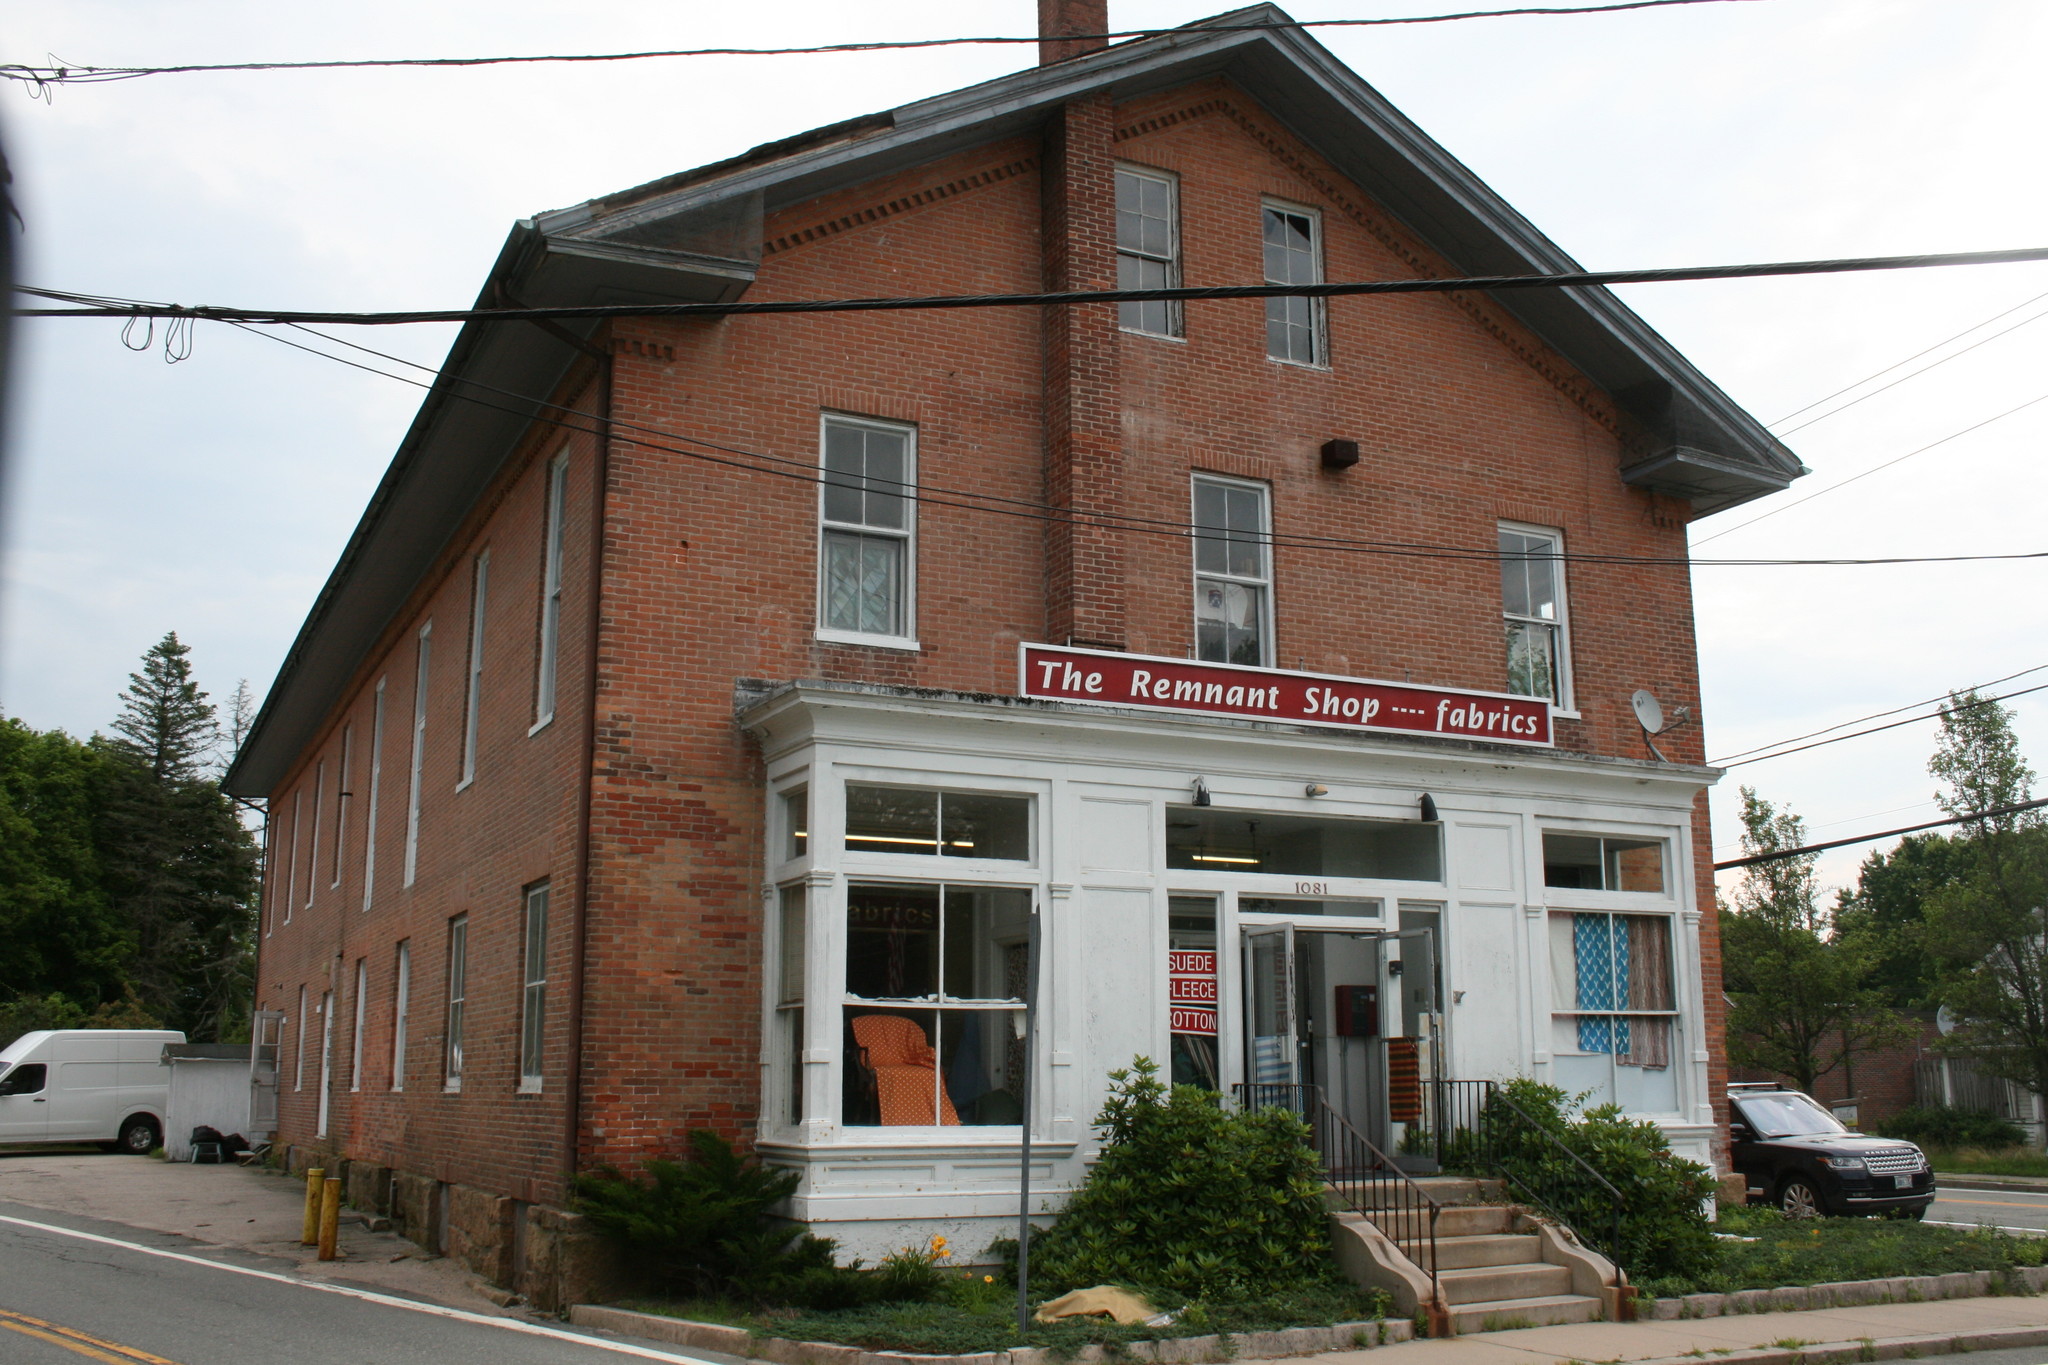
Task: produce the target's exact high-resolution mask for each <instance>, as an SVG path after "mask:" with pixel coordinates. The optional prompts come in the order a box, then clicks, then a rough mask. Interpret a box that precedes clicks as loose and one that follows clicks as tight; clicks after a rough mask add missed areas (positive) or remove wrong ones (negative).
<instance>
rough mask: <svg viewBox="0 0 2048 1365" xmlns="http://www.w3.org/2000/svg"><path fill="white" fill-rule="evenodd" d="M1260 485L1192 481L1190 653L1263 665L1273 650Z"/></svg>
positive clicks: (1214, 660) (1270, 586) (1270, 584)
mask: <svg viewBox="0 0 2048 1365" xmlns="http://www.w3.org/2000/svg"><path fill="white" fill-rule="evenodd" d="M1267 522H1268V517H1267V509H1266V489H1265V486H1264V485H1262V484H1255V483H1241V482H1238V481H1235V480H1224V479H1212V478H1198V479H1196V480H1195V657H1196V658H1198V659H1204V660H1207V661H1208V662H1210V663H1219V664H1245V665H1248V666H1250V667H1253V668H1263V667H1265V666H1266V665H1268V664H1270V663H1271V662H1272V656H1273V645H1272V640H1273V572H1272V564H1271V560H1270V557H1269V555H1268V553H1267V541H1268V530H1267Z"/></svg>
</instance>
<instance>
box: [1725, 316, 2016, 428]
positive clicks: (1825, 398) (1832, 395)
mask: <svg viewBox="0 0 2048 1365" xmlns="http://www.w3.org/2000/svg"><path fill="white" fill-rule="evenodd" d="M2042 299H2048V293H2041V294H2036V295H2034V297H2032V298H2030V299H2022V300H2020V301H2019V302H2018V303H2016V304H2014V305H2013V306H2012V307H2010V308H2008V309H2006V310H2005V311H2004V312H2002V313H1993V314H1992V315H1991V316H1990V317H1988V318H1986V319H1984V321H1982V322H1979V323H1975V324H1973V325H1972V326H1969V327H1965V328H1964V329H1963V330H1962V331H1960V332H1957V333H1956V334H1955V335H1954V336H1952V337H1946V338H1944V339H1942V340H1940V341H1937V342H1935V343H1934V344H1933V345H1932V346H1929V347H1927V348H1926V349H1924V350H1919V351H1915V352H1913V354H1911V355H1909V356H1907V357H1906V358H1905V359H1904V360H1900V361H1895V362H1894V363H1892V364H1890V365H1887V366H1885V367H1884V368H1883V369H1881V370H1879V371H1878V372H1877V373H1876V374H1867V375H1864V376H1863V378H1861V379H1859V380H1857V381H1856V382H1855V383H1853V384H1844V385H1843V386H1842V387H1841V388H1839V389H1836V390H1835V391H1834V392H1833V393H1830V394H1826V395H1824V396H1822V397H1820V398H1816V399H1814V400H1813V401H1812V402H1811V403H1808V404H1807V405H1806V406H1805V407H1803V408H1795V409H1793V410H1792V411H1791V412H1788V413H1786V414H1785V415H1784V416H1783V417H1779V418H1777V419H1775V420H1773V421H1770V422H1766V423H1765V424H1764V425H1765V426H1772V427H1781V426H1783V425H1785V423H1787V422H1789V421H1791V420H1792V419H1793V418H1794V417H1797V416H1799V415H1800V414H1801V413H1807V412H1812V411H1813V410H1814V409H1815V408H1817V407H1819V406H1820V405H1821V404H1823V403H1831V402H1833V401H1834V400H1835V399H1837V398H1840V397H1841V396H1842V395H1843V394H1845V393H1848V392H1849V391H1850V390H1852V389H1860V388H1862V387H1863V386H1864V385H1865V384H1868V383H1869V382H1870V381H1871V380H1873V379H1882V378H1884V377H1885V376H1886V375H1888V374H1890V373H1891V372H1892V371H1893V370H1896V369H1898V368H1899V367H1900V366H1901V365H1910V364H1912V363H1913V362H1914V361H1916V360H1918V359H1919V358H1920V357H1921V356H1923V355H1932V354H1934V353H1935V352H1936V351H1938V350H1940V349H1941V348H1942V347H1944V346H1946V345H1948V344H1949V342H1951V341H1961V340H1962V339H1963V338H1964V337H1966V336H1968V335H1969V334H1970V333H1972V332H1975V331H1979V330H1981V329H1982V328H1985V327H1989V326H1990V325H1991V324H1992V323H1994V322H1996V321H1998V320H1999V319H2000V318H2009V317H2011V316H2012V315H2013V314H2014V313H2017V312H2019V311H2020V309H2022V308H2025V307H2027V306H2028V305H2029V304H2034V303H2039V302H2040V301H2041V300H2042ZM2040 316H2042V317H2048V314H2042V315H2040ZM2037 320H2038V319H2037V318H2028V319H2027V322H2034V321H2037ZM2019 325H2020V326H2022V327H2024V326H2025V325H2026V323H2021V324H2019ZM2011 330H2013V329H2012V328H2010V327H2008V328H2006V331H2007V332H2009V331H2011ZM1998 335H1999V336H2004V335H2005V332H2000V333H1999V334H1998ZM1985 340H1986V341H1989V340H1991V338H1989V337H1986V338H1985ZM1982 344H1983V342H1979V343H1978V345H1980V346H1981V345H1982ZM1971 349H1972V350H1974V349H1976V348H1975V347H1972V348H1971ZM1961 354H1963V352H1961V351H1958V352H1956V355H1961ZM1948 359H1949V360H1953V359H1955V356H1949V357H1948ZM1937 363H1945V362H1937ZM1933 368H1934V366H1932V365H1930V366H1928V367H1927V369H1929V370H1931V369H1933ZM1917 373H1920V374H1925V373H1927V370H1920V371H1918V372H1917ZM1887 387H1889V386H1887ZM1857 401H1858V402H1861V401H1862V400H1861V399H1858V400H1857ZM1836 411H1838V412H1839V411H1840V409H1839V408H1838V409H1836ZM1830 415H1832V414H1830Z"/></svg>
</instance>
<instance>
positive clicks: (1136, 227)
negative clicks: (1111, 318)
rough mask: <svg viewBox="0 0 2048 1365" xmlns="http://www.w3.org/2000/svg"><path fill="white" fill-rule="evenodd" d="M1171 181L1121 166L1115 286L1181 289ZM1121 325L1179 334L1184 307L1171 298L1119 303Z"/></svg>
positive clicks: (1128, 329) (1148, 332) (1151, 333)
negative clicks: (1181, 307)
mask: <svg viewBox="0 0 2048 1365" xmlns="http://www.w3.org/2000/svg"><path fill="white" fill-rule="evenodd" d="M1176 188H1177V187H1176V186H1175V184H1174V182H1173V179H1172V178H1171V177H1170V176H1165V175H1161V174H1160V173H1159V172H1157V171H1140V170H1134V169H1131V168H1129V167H1125V166H1119V167H1118V168H1117V172H1116V287H1117V288H1119V289H1172V288H1174V287H1176V286H1177V285H1179V284H1180V223H1179V217H1180V215H1179V212H1178V207H1179V206H1178V203H1177V202H1176V201H1177V199H1178V195H1177V194H1176V193H1175V191H1176ZM1116 320H1117V325H1118V326H1119V327H1121V328H1123V329H1124V330H1125V331H1126V332H1143V333H1145V334H1146V335H1148V336H1159V337H1177V336H1180V335H1181V309H1180V304H1179V303H1177V302H1174V301H1171V300H1167V299H1153V300H1145V301H1141V302H1128V303H1120V304H1118V305H1117V306H1116Z"/></svg>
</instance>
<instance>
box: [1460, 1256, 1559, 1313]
mask: <svg viewBox="0 0 2048 1365" xmlns="http://www.w3.org/2000/svg"><path fill="white" fill-rule="evenodd" d="M1437 1284H1438V1285H1439V1286H1441V1287H1442V1289H1443V1292H1444V1302H1445V1303H1448V1304H1461V1303H1493V1302H1496V1301H1503V1300H1508V1299H1540V1298H1546V1297H1549V1296H1551V1295H1554V1294H1568V1293H1570V1292H1571V1287H1572V1272H1571V1271H1570V1269H1568V1268H1567V1267H1565V1266H1561V1265H1547V1264H1545V1263H1544V1262H1542V1261H1524V1262H1522V1263H1520V1264H1518V1265H1482V1266H1473V1267H1471V1268H1469V1269H1465V1270H1444V1271H1441V1272H1439V1273H1438V1275H1437Z"/></svg>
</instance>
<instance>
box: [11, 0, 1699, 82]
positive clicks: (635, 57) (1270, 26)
mask: <svg viewBox="0 0 2048 1365" xmlns="http://www.w3.org/2000/svg"><path fill="white" fill-rule="evenodd" d="M1737 2H1738V0H1625V3H1618V4H1608V5H1575V6H1564V5H1552V6H1527V7H1523V8H1518V9H1481V10H1464V11H1460V12H1458V13H1453V14H1418V15H1408V16H1402V17H1394V18H1385V19H1303V20H1291V21H1288V22H1286V23H1262V24H1200V25H1184V26H1182V27H1179V28H1133V29H1119V30H1117V31H1115V32H1112V33H1069V34H1060V35H1058V36H1057V37H1055V38H1051V39H1048V38H1047V37H1046V36H1045V35H1041V34H1032V35H1030V36H1028V37H964V38H913V39H901V40H887V41H877V42H870V43H823V44H818V45H815V46H810V47H691V48H670V49H664V50H659V51H651V52H591V53H544V54H540V55H536V56H512V57H378V58H366V59H360V60H328V61H306V62H188V63H185V64H182V65H178V66H84V65H77V64H73V63H69V62H63V63H60V62H59V61H58V60H57V58H56V57H54V56H52V57H51V58H50V63H51V64H50V65H48V66H28V65H24V64H20V63H9V64H6V65H0V77H5V78H7V79H9V80H14V81H21V82H23V83H25V84H29V85H32V86H35V87H37V88H38V90H39V91H40V89H41V88H42V87H47V86H53V85H97V84H103V83H105V82H108V81H127V80H135V79H137V78H138V77H142V76H182V75H191V74H194V73H200V72H224V71H335V70H361V69H363V68H368V67H470V66H520V65H533V64H536V63H588V62H630V61H644V60H647V59H649V58H668V57H795V56H812V55H825V54H834V53H850V52H888V51H914V50H917V49H922V48H935V47H991V46H1021V45H1025V44H1031V45H1036V44H1038V43H1042V42H1046V41H1053V42H1116V41H1120V40H1123V39H1131V38H1157V37H1163V36H1165V35H1167V34H1176V33H1178V34H1209V33H1268V32H1276V31H1298V30H1307V29H1312V28H1387V27H1393V26H1396V25H1403V24H1448V23H1457V22H1460V21H1463V20H1467V19H1509V18H1520V17H1524V16H1560V15H1575V14H1615V13H1620V12H1622V11H1624V10H1645V9H1668V8H1671V7H1673V6H1677V5H1709V4H1730V3H1737Z"/></svg>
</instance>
